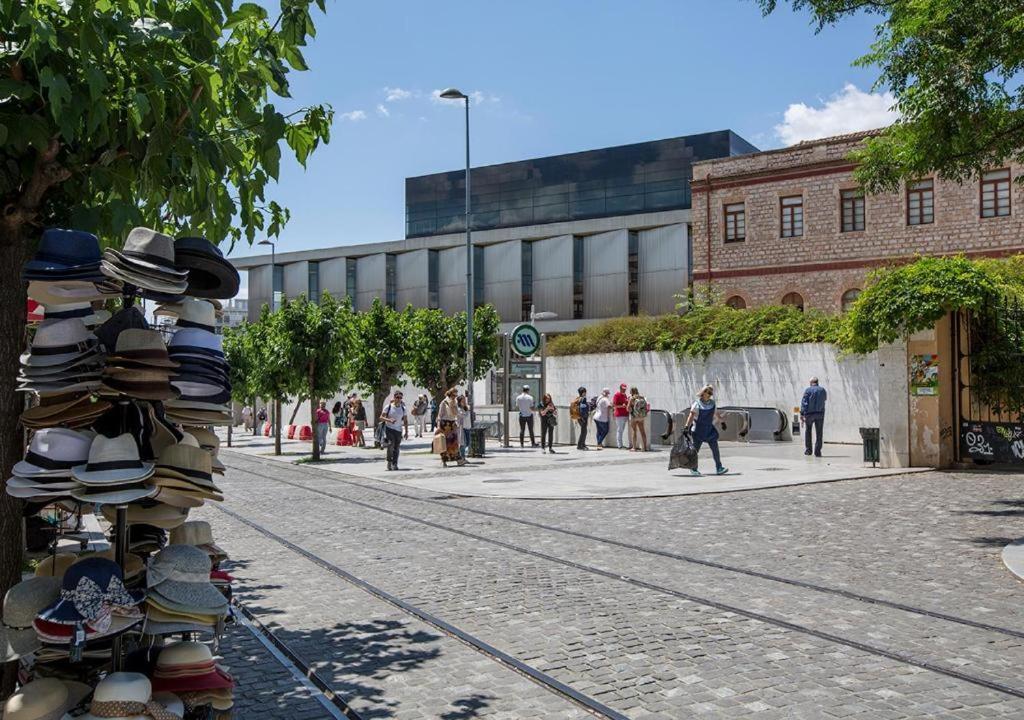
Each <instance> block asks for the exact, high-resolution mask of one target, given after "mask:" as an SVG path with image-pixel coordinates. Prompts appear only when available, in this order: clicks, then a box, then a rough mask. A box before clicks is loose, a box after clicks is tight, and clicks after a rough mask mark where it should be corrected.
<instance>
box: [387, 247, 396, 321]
mask: <svg viewBox="0 0 1024 720" xmlns="http://www.w3.org/2000/svg"><path fill="white" fill-rule="evenodd" d="M397 265H398V258H396V257H395V256H394V254H393V253H388V254H387V255H385V256H384V303H385V304H386V305H387V306H388V307H389V308H391V309H392V310H394V309H395V305H397V304H398V275H397V272H396V269H397Z"/></svg>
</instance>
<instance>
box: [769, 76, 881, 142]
mask: <svg viewBox="0 0 1024 720" xmlns="http://www.w3.org/2000/svg"><path fill="white" fill-rule="evenodd" d="M895 104H896V98H895V97H894V96H893V94H892V93H889V92H885V93H870V92H864V91H863V90H860V89H858V88H857V86H856V85H853V84H852V83H847V84H846V85H844V86H843V89H842V91H841V92H838V93H836V94H835V95H833V96H832V97H831V98H829V99H828V100H827V101H825V102H824V103H823V104H822V105H821V106H820V107H811V106H809V105H805V104H804V103H793V104H792V105H790V106H789V107H788V108H786V112H785V114H784V115H783V119H782V122H781V123H780V124H778V125H776V126H775V134H776V136H777V137H778V139H779V140H781V141H782V143H783V145H794V144H796V143H798V142H801V141H803V140H814V139H816V138H823V137H829V136H830V135H842V134H843V133H849V132H857V131H859V130H873V129H874V128H880V127H885V126H887V125H891V124H892V123H894V122H896V120H898V119H899V113H898V112H897V111H896V110H894V109H893V107H894V106H895Z"/></svg>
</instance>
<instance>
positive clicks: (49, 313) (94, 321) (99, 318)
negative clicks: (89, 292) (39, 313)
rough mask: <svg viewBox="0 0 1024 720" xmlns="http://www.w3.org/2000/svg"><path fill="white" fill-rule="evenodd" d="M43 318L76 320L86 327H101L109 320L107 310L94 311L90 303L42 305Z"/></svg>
mask: <svg viewBox="0 0 1024 720" xmlns="http://www.w3.org/2000/svg"><path fill="white" fill-rule="evenodd" d="M43 318H44V319H46V320H66V319H67V318H78V319H79V320H81V321H82V322H84V323H85V324H86V326H88V327H93V326H95V325H101V324H102V323H105V322H106V321H107V320H109V319H110V312H109V311H108V310H94V309H93V307H92V303H90V302H70V303H43Z"/></svg>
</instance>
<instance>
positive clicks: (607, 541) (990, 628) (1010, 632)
mask: <svg viewBox="0 0 1024 720" xmlns="http://www.w3.org/2000/svg"><path fill="white" fill-rule="evenodd" d="M228 467H229V468H231V467H233V466H231V465H228ZM234 469H236V470H240V471H242V472H252V474H254V475H256V476H258V477H262V478H264V479H266V480H273V481H275V482H286V483H289V481H286V480H282V479H281V478H278V477H274V476H271V475H266V474H263V473H258V472H253V471H251V470H249V469H247V468H241V467H237V466H235V467H234ZM285 469H287V470H290V471H292V472H298V473H299V474H302V475H304V476H305V475H306V472H305V471H304V470H303V469H300V468H298V467H288V468H285ZM336 476H339V477H336ZM350 477H352V476H350V475H344V474H342V473H336V472H331V474H330V477H329V479H330V481H331V482H335V483H341V484H344V485H349V486H352V487H357V488H361V489H363V490H369V491H371V492H377V493H382V494H384V495H390V496H392V497H396V498H401V499H402V500H410V501H413V502H419V503H425V504H428V505H435V506H437V507H443V508H447V509H451V510H458V511H459V512H464V513H469V514H471V515H477V516H479V517H488V518H493V519H496V520H504V521H506V522H511V523H516V524H518V525H523V526H525V527H533V528H537V529H538V530H545V531H548V532H553V533H558V534H561V535H566V536H568V537H574V538H578V539H580V540H589V541H591V542H597V543H602V544H604V545H610V546H612V547H618V548H622V549H624V550H632V551H635V552H639V553H643V554H645V555H650V556H653V557H661V558H666V559H669V560H677V561H679V562H684V563H688V564H691V565H699V566H702V567H707V568H712V569H714V570H722V571H725V572H730V573H735V574H737V575H745V576H747V577H753V578H758V579H759V580H767V581H769V582H774V583H779V584H782V585H789V586H791V587H798V588H801V589H803V590H811V591H814V592H819V593H823V594H826V595H834V596H836V597H842V598H845V599H847V600H854V601H857V602H862V603H866V604H869V605H878V606H880V607H887V608H891V609H893V610H900V611H902V612H906V613H910V614H912V615H920V616H922V617H928V618H932V619H934V620H942V621H944V622H949V623H954V624H957V625H963V626H964V627H970V628H974V629H976V630H983V631H985V632H992V633H997V634H1000V635H1006V636H1008V637H1014V638H1018V639H1024V630H1015V629H1013V628H1007V627H1003V626H1001V625H993V624H991V623H985V622H981V621H979V620H972V619H970V618H964V617H960V616H958V615H952V614H950V613H944V612H940V611H938V610H929V609H928V608H920V607H917V606H914V605H909V604H907V603H901V602H897V601H895V600H887V599H885V598H879V597H875V596H873V595H866V594H864V593H859V592H855V591H853V590H845V589H843V588H836V587H829V586H827V585H821V584H819V583H814V582H810V581H807V580H799V579H796V578H788V577H784V576H781V575H775V574H773V573H767V572H762V571H760V570H752V569H750V568H744V567H739V566H736V565H730V564H728V563H723V562H719V561H717V560H709V559H707V558H700V557H696V556H693V555H686V554H683V553H675V552H671V551H669V550H661V549H659V548H652V547H647V546H644V545H639V544H637V543H631V542H626V541H623V540H616V539H615V538H609V537H602V536H600V535H592V534H590V533H585V532H581V531H578V530H571V529H569V528H563V527H558V526H557V525H549V524H547V523H541V522H537V521H534V520H526V519H524V518H520V517H515V516H514V515H506V514H504V513H499V512H493V511H490V510H480V509H478V508H468V507H464V506H462V505H457V504H454V503H450V502H445V501H442V500H436V499H433V498H424V497H416V496H415V495H407V494H405V493H400V492H397V491H395V490H388V489H386V488H380V487H375V486H373V485H366V484H364V483H360V482H355V481H354V480H351V479H348V478H350ZM317 478H318V479H322V478H323V476H317ZM289 484H293V485H296V486H298V487H304V488H305V489H307V490H313V491H317V489H316V488H310V487H308V486H305V485H301V484H298V483H289Z"/></svg>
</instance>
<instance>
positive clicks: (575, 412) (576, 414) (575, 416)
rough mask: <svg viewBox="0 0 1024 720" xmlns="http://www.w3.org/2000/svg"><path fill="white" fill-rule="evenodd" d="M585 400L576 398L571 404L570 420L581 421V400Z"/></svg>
mask: <svg viewBox="0 0 1024 720" xmlns="http://www.w3.org/2000/svg"><path fill="white" fill-rule="evenodd" d="M582 399H583V398H576V399H575V400H573V401H572V402H571V403H569V419H570V420H579V419H580V400H582Z"/></svg>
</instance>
